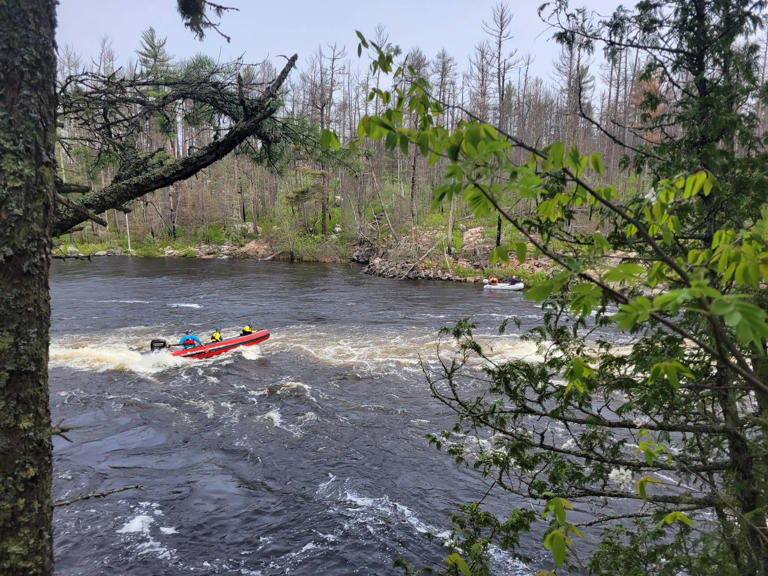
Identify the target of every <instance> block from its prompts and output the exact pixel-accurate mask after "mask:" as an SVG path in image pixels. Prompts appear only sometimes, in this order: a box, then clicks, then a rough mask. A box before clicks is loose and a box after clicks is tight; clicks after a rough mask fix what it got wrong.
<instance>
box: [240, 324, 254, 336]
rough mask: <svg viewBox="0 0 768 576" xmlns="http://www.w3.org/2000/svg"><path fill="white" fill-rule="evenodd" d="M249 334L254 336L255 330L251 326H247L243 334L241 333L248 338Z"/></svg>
mask: <svg viewBox="0 0 768 576" xmlns="http://www.w3.org/2000/svg"><path fill="white" fill-rule="evenodd" d="M247 334H253V328H251V325H250V324H246V326H245V328H243V332H242V333H241V335H242V336H246V335H247Z"/></svg>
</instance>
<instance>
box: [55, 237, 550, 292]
mask: <svg viewBox="0 0 768 576" xmlns="http://www.w3.org/2000/svg"><path fill="white" fill-rule="evenodd" d="M462 240H463V242H462V250H461V253H459V254H454V255H452V256H449V255H447V254H441V253H440V252H439V251H437V253H436V254H435V253H434V252H435V248H436V247H437V246H438V244H439V238H436V236H435V235H425V236H424V237H422V238H420V239H419V240H418V241H417V242H415V243H412V242H411V243H404V244H401V245H399V246H375V245H373V244H372V243H371V242H369V241H361V242H360V243H358V244H357V245H355V246H353V247H352V249H351V254H350V256H349V257H348V258H328V259H324V260H322V261H323V262H327V263H330V262H337V263H345V262H349V261H352V262H355V263H357V264H360V265H361V266H363V272H364V273H365V274H370V275H372V276H380V277H382V278H393V279H398V280H441V281H447V282H468V283H477V282H482V280H483V278H484V277H485V276H486V274H485V270H486V269H487V268H489V267H490V264H489V262H488V255H489V254H490V252H491V251H492V250H493V242H492V241H491V240H488V239H485V238H484V237H483V229H482V228H479V227H476V228H470V229H468V230H466V231H465V232H464V234H463V238H462ZM115 255H132V252H128V251H125V250H120V249H109V250H101V251H98V252H94V253H93V254H90V255H86V254H83V253H82V252H80V251H79V250H78V249H77V248H76V247H74V246H68V247H67V248H66V249H65V248H64V247H63V246H59V247H58V248H57V249H56V250H55V251H54V258H60V259H68V258H72V259H78V258H91V257H101V256H115ZM419 255H420V256H419ZM157 256H159V257H167V258H201V259H214V258H215V259H253V260H261V261H268V260H276V261H285V262H294V261H308V260H305V259H304V258H302V257H300V256H297V255H295V254H294V253H293V252H292V251H290V250H285V249H283V250H281V249H279V248H276V247H275V246H274V245H273V244H272V243H270V242H269V241H268V240H267V239H262V238H259V239H256V240H252V241H250V242H248V243H247V244H245V245H244V246H237V245H234V244H220V245H219V244H201V245H198V246H190V247H188V248H185V249H183V250H177V249H174V248H171V247H170V246H168V247H166V248H165V249H164V250H163V251H162V252H161V253H159V254H158V255H157ZM428 256H431V258H428ZM312 261H315V260H312ZM452 269H455V270H460V273H454V272H453V271H452ZM546 269H547V265H546V263H545V262H542V261H538V260H529V261H527V262H525V263H524V264H520V263H518V262H517V261H516V260H515V258H514V256H513V255H511V254H510V271H515V273H517V274H519V273H520V272H521V271H522V272H528V273H536V272H541V271H545V270H546Z"/></svg>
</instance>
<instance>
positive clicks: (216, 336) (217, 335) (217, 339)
mask: <svg viewBox="0 0 768 576" xmlns="http://www.w3.org/2000/svg"><path fill="white" fill-rule="evenodd" d="M211 342H221V332H214V333H213V335H212V336H211Z"/></svg>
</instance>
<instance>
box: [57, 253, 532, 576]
mask: <svg viewBox="0 0 768 576" xmlns="http://www.w3.org/2000/svg"><path fill="white" fill-rule="evenodd" d="M51 294H52V305H53V322H52V342H51V365H50V384H51V404H52V410H53V414H52V417H53V420H54V422H58V421H59V420H60V419H64V425H65V426H70V427H72V428H73V430H72V431H71V432H70V434H69V436H70V437H71V438H72V440H73V443H72V444H69V443H66V442H65V441H63V440H62V439H60V438H56V442H55V470H54V497H55V499H56V500H57V501H61V500H66V499H70V498H75V497H77V496H79V495H83V494H88V493H94V492H106V491H109V490H114V489H118V488H123V487H126V486H133V485H138V486H140V489H138V490H130V491H125V492H120V493H117V494H113V495H111V496H108V497H106V498H103V499H99V500H93V499H91V500H84V501H79V502H76V503H75V504H72V505H70V506H65V507H60V508H57V509H56V511H55V556H56V563H57V564H56V574H57V575H59V576H70V575H71V576H75V575H78V576H85V575H95V574H99V575H101V574H132V575H140V576H153V575H177V574H245V575H272V574H275V575H276V574H395V573H399V572H398V571H397V570H395V569H394V568H393V567H392V562H393V561H394V560H395V559H396V558H405V559H406V560H408V561H409V562H412V563H414V564H415V565H417V566H428V565H435V564H441V563H442V559H443V558H444V557H445V556H446V554H447V552H446V548H445V547H444V543H445V541H446V539H447V537H448V529H449V528H450V523H449V521H448V519H447V514H448V513H449V512H451V511H455V507H456V504H458V503H460V502H465V501H470V500H477V499H479V498H481V497H482V495H483V494H484V493H485V492H486V490H487V487H488V486H487V484H486V483H485V481H483V480H482V479H481V478H479V477H478V476H477V475H476V474H475V473H473V472H472V471H468V470H465V469H461V468H458V467H457V466H456V465H455V464H454V463H453V461H452V459H451V458H450V457H448V456H446V455H445V454H442V453H439V452H436V451H435V450H434V449H433V448H430V447H429V446H428V445H427V443H426V441H425V440H424V435H425V434H426V433H428V432H436V431H439V430H442V429H444V428H446V427H450V425H451V424H452V422H453V417H452V415H451V414H450V413H449V412H448V411H447V409H446V408H444V407H442V406H441V405H439V404H437V403H436V402H435V401H434V400H433V399H432V398H431V397H430V394H429V389H428V387H427V384H426V382H425V380H424V376H423V374H422V371H421V368H420V366H419V357H420V356H421V357H422V358H424V359H427V360H428V359H433V358H434V356H435V343H436V338H437V330H438V329H439V328H440V327H441V326H443V325H446V324H449V323H452V322H455V321H456V320H457V319H459V318H462V317H465V316H471V317H472V319H473V320H474V321H475V322H477V323H478V326H479V328H478V332H479V333H480V334H483V335H486V336H485V337H486V339H487V341H488V342H489V343H490V344H492V345H493V347H494V351H495V352H496V353H497V354H499V355H501V356H504V357H508V358H512V357H521V356H527V355H531V354H533V353H534V350H533V349H532V348H531V346H530V345H529V344H526V343H523V342H520V340H519V339H518V338H517V336H515V335H508V336H503V337H499V336H494V335H495V334H496V332H497V328H498V325H499V323H500V322H501V321H502V320H503V319H504V318H505V317H508V316H513V315H515V316H518V317H520V318H521V319H522V320H523V322H524V324H525V323H527V324H533V323H535V322H536V321H537V319H538V309H537V308H536V307H535V306H534V305H533V304H531V303H530V302H527V301H525V300H524V299H523V297H522V295H521V294H520V293H510V292H505V293H496V294H489V293H487V291H486V292H484V291H483V290H482V288H481V287H479V286H472V285H462V284H452V283H438V282H405V281H393V280H386V279H381V278H374V277H370V276H366V275H364V274H362V273H361V272H360V270H359V268H354V267H347V266H326V265H309V264H301V265H296V264H293V265H291V264H283V263H273V262H251V261H223V260H183V259H178V260H176V259H157V260H150V259H131V258H127V257H126V258H123V257H112V258H102V259H98V260H95V261H94V262H92V263H88V262H56V263H54V265H53V269H52V275H51ZM248 321H253V322H254V323H255V325H256V327H257V328H259V329H262V328H266V329H268V330H269V331H270V332H271V333H272V337H271V338H270V340H268V341H267V342H265V343H264V344H262V345H261V346H258V347H254V348H253V349H246V350H245V351H235V352H232V353H229V354H226V355H223V356H219V357H217V358H212V359H208V360H186V359H175V358H172V357H170V356H169V355H167V354H148V353H146V351H147V349H148V345H149V341H150V340H151V339H152V338H154V337H162V338H166V339H168V340H173V341H176V340H177V339H178V337H179V336H180V334H181V333H182V331H183V330H184V329H185V328H191V329H193V330H195V331H197V333H198V335H199V336H200V337H201V339H203V340H206V339H207V338H208V336H209V334H210V332H211V331H212V330H213V328H215V327H216V326H221V328H222V331H223V333H224V336H225V337H228V336H234V335H235V334H236V333H238V332H239V330H240V328H241V327H242V326H243V325H244V324H245V323H246V322H248ZM427 533H431V534H435V535H437V538H435V539H434V540H432V541H430V540H429V539H428V538H427V537H426V534H427ZM529 548H530V549H528V550H526V549H523V552H528V553H531V554H533V553H535V552H536V551H538V550H540V544H539V543H538V542H532V543H531V545H530V547H529ZM531 573H532V570H531V569H529V568H527V567H525V566H523V565H521V564H520V563H518V562H516V561H514V560H513V559H512V557H511V556H510V555H509V554H508V553H506V552H503V551H500V550H496V551H494V574H507V575H521V574H531Z"/></svg>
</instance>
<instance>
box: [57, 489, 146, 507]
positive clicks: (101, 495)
mask: <svg viewBox="0 0 768 576" xmlns="http://www.w3.org/2000/svg"><path fill="white" fill-rule="evenodd" d="M126 490H141V486H139V485H138V484H137V485H135V486H126V487H125V488H115V489H114V490H107V491H106V492H94V493H93V494H84V495H83V496H78V497H76V498H70V499H69V500H62V501H61V502H54V503H53V507H54V508H58V507H59V506H69V505H70V504H74V503H75V502H80V501H81V500H88V499H90V498H104V496H109V495H110V494H117V493H118V492H125V491H126Z"/></svg>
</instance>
